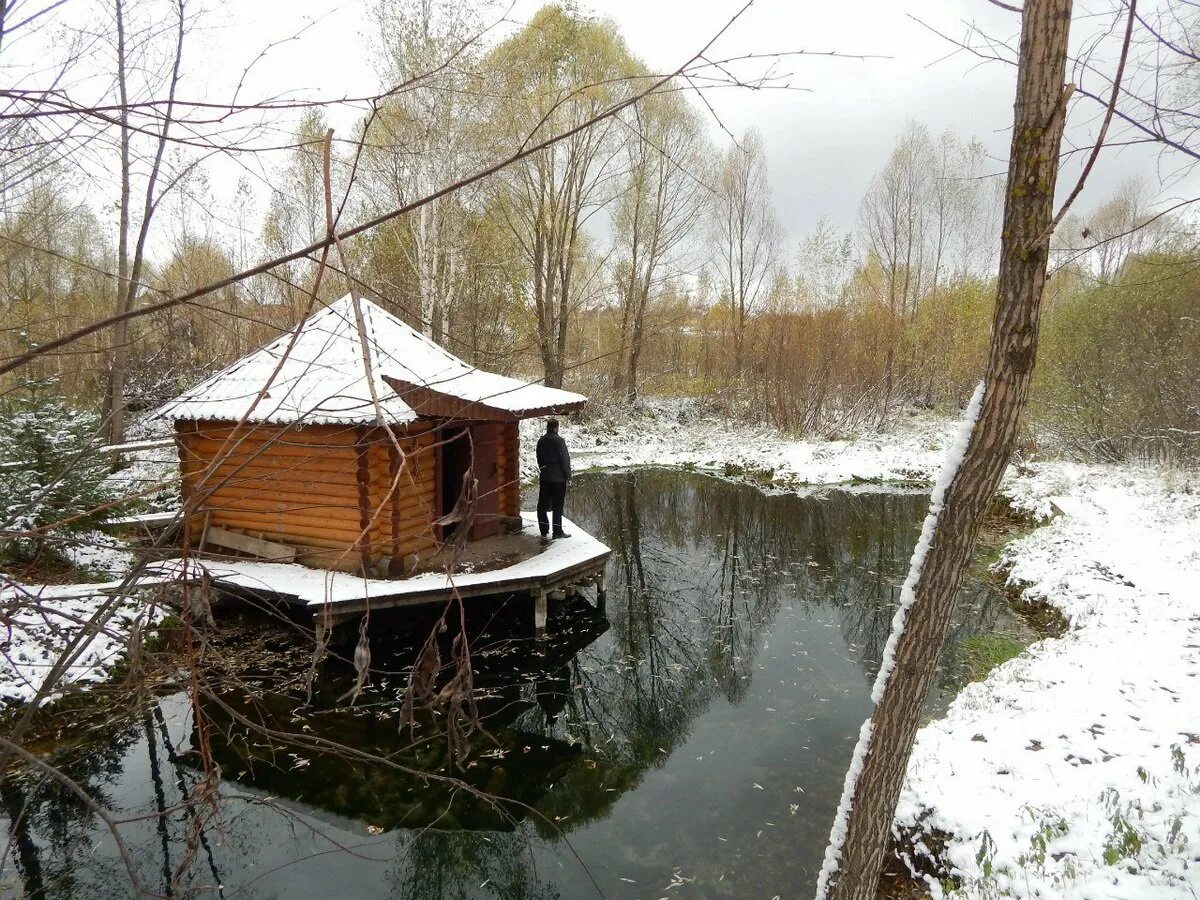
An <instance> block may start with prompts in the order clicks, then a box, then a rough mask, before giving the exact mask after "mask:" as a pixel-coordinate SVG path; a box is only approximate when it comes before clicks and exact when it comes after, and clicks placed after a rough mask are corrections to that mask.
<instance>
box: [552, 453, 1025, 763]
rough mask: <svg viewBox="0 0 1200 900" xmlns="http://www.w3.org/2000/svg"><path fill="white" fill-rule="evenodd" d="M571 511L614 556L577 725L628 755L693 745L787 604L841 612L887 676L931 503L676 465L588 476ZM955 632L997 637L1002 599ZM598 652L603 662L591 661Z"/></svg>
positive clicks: (732, 697) (972, 602)
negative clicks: (759, 484)
mask: <svg viewBox="0 0 1200 900" xmlns="http://www.w3.org/2000/svg"><path fill="white" fill-rule="evenodd" d="M572 503H573V513H574V515H575V516H576V518H578V519H579V520H580V522H581V523H582V524H583V525H584V526H585V527H587V528H589V529H590V530H593V531H594V532H595V533H596V534H597V535H598V536H599V537H600V538H601V539H602V540H604V541H606V542H607V543H608V544H609V545H610V546H611V547H612V548H613V557H612V560H611V562H610V564H609V596H608V615H609V618H610V619H611V621H612V623H613V630H614V634H615V635H616V641H615V643H614V645H612V647H611V649H610V651H609V654H610V655H609V656H608V657H607V658H594V659H593V661H592V664H591V670H590V671H586V672H584V673H583V677H584V691H583V692H577V694H576V695H577V696H578V695H579V694H580V693H582V696H579V705H580V706H581V709H580V710H579V712H578V714H577V718H576V721H583V722H595V723H597V726H595V727H593V729H592V732H589V733H588V737H589V738H591V737H593V736H599V737H600V739H601V740H604V739H606V738H608V737H609V735H612V734H617V735H624V736H625V737H626V738H627V740H628V741H629V753H630V755H636V753H637V749H636V748H643V749H644V750H646V751H648V752H650V753H651V754H652V755H653V756H658V755H660V751H659V750H658V748H660V747H661V748H666V749H670V748H671V747H673V746H675V745H676V744H678V743H679V742H681V741H682V740H683V739H685V738H686V736H687V732H688V729H689V725H688V723H689V721H690V720H691V719H692V718H694V717H695V715H696V714H697V713H698V712H699V711H701V710H702V709H703V708H705V707H706V706H707V705H708V703H709V702H710V701H711V699H712V698H713V697H714V696H715V695H716V694H720V695H722V696H723V697H725V698H726V699H727V700H729V701H730V702H731V703H738V702H740V700H741V699H742V698H743V697H745V695H746V692H747V690H748V689H749V687H750V684H751V676H752V673H753V661H754V657H755V655H756V653H757V650H758V647H759V645H760V643H761V640H762V639H763V637H764V635H765V632H766V630H767V628H768V627H769V626H770V624H771V622H772V621H773V620H774V618H775V616H776V615H777V613H778V612H779V610H780V609H781V608H782V607H783V606H786V605H790V604H791V603H792V602H794V601H795V600H800V601H802V602H804V603H806V604H809V605H811V606H813V607H815V608H827V609H830V610H831V611H833V612H834V614H835V615H836V617H837V619H838V620H839V622H840V625H841V631H842V634H843V637H844V639H845V641H846V643H847V644H848V645H849V652H850V653H851V655H852V657H853V658H855V659H856V661H857V662H858V663H859V665H860V666H862V668H863V669H864V672H865V674H866V676H867V678H868V679H870V678H873V677H874V674H875V672H876V671H877V669H878V665H879V658H880V655H881V653H882V650H883V646H884V644H885V643H886V641H887V637H888V634H889V632H890V630H891V621H892V615H893V611H894V609H895V604H896V601H897V599H898V595H899V584H900V582H901V580H902V579H903V576H904V572H905V569H906V567H907V563H908V559H909V557H910V555H911V553H912V547H913V544H914V542H915V540H916V537H917V533H918V530H919V527H920V522H921V520H922V518H923V517H924V513H925V510H926V507H927V505H928V499H927V497H926V496H925V495H923V494H919V493H912V492H885V493H879V492H876V493H856V492H849V491H837V490H830V491H822V492H819V493H814V494H812V495H808V496H797V495H794V494H767V493H763V492H761V491H759V490H756V489H754V488H752V487H749V486H746V485H738V484H733V483H730V482H726V481H722V480H719V479H714V478H711V477H706V476H701V475H689V474H686V473H679V472H675V471H669V470H656V469H643V470H635V471H632V472H625V473H620V474H619V475H606V476H603V477H592V478H588V477H583V478H580V479H578V480H577V482H576V488H575V491H574V495H573V498H572ZM964 594H965V597H964V602H963V604H962V606H961V609H960V613H959V616H958V618H957V619H956V624H955V634H953V635H952V637H951V642H952V643H953V642H954V641H956V640H957V637H958V635H959V633H965V632H973V631H980V630H985V629H988V628H990V627H992V626H993V625H994V623H995V619H996V616H997V615H998V614H999V612H1000V610H1001V608H1002V606H1003V604H1002V603H998V602H997V601H996V595H995V594H994V592H992V591H990V590H989V589H987V588H986V587H980V586H975V587H973V588H968V589H967V590H966V591H965V592H964ZM590 655H591V656H592V657H596V653H595V652H593V653H592V654H590Z"/></svg>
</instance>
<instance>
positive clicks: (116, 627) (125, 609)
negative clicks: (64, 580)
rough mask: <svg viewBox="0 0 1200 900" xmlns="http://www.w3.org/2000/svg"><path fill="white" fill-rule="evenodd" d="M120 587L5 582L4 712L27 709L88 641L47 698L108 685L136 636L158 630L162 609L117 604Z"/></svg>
mask: <svg viewBox="0 0 1200 900" xmlns="http://www.w3.org/2000/svg"><path fill="white" fill-rule="evenodd" d="M119 585H120V582H119V581H111V582H105V583H101V584H70V585H53V586H27V585H15V584H12V583H10V582H7V581H0V609H2V610H3V613H4V620H3V624H2V625H0V706H3V705H4V704H8V703H27V702H29V701H30V700H32V699H33V698H34V697H36V696H37V694H38V692H39V690H40V689H41V687H42V685H43V684H44V683H45V679H46V676H47V675H49V674H50V672H51V669H52V668H53V667H54V666H55V665H56V663H57V661H58V660H59V658H60V657H61V656H62V655H63V652H64V650H65V649H66V648H67V647H69V646H72V645H73V644H75V643H76V638H77V636H79V635H80V633H81V632H83V631H84V630H85V629H86V634H85V635H84V637H83V639H82V640H80V641H78V645H77V647H76V649H75V650H74V652H73V653H72V654H71V659H70V663H69V665H68V666H67V669H66V671H65V672H63V673H62V675H61V677H60V678H59V679H58V680H57V681H56V683H55V686H54V688H53V689H52V690H50V691H49V692H48V693H47V694H46V697H45V698H44V699H45V700H47V701H50V700H55V699H58V698H59V697H61V696H62V695H63V694H64V693H66V692H67V691H68V690H70V689H71V688H76V687H80V686H83V685H87V684H93V683H96V682H99V681H104V680H106V679H107V678H108V677H109V674H110V673H111V671H112V668H113V666H115V665H116V664H117V663H119V662H120V661H121V660H123V659H125V658H126V655H127V651H128V648H129V643H130V636H131V634H132V633H133V631H134V629H135V627H136V628H138V630H139V631H141V630H142V629H145V628H148V627H151V626H153V625H155V624H157V623H158V622H159V621H160V620H161V619H162V617H163V613H164V610H163V608H162V607H161V606H155V605H154V604H148V603H146V602H145V601H144V600H142V599H140V598H139V597H133V598H130V597H124V596H122V597H120V598H114V596H113V590H114V589H115V588H117V587H119Z"/></svg>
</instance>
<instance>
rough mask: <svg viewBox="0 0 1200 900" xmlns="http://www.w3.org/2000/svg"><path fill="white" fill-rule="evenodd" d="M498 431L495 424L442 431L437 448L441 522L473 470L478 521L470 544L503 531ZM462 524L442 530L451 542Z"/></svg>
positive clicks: (481, 424)
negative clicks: (500, 516)
mask: <svg viewBox="0 0 1200 900" xmlns="http://www.w3.org/2000/svg"><path fill="white" fill-rule="evenodd" d="M499 428H500V426H499V425H497V424H495V423H493V422H481V423H478V424H476V425H470V426H466V425H460V426H453V427H449V428H443V429H442V430H441V433H440V436H439V437H440V446H439V447H438V471H439V476H438V518H442V517H444V516H447V515H449V514H450V512H451V511H452V510H453V509H454V504H456V503H457V502H458V498H459V497H460V496H461V495H462V490H463V477H464V476H465V475H466V474H467V472H468V471H471V470H472V467H474V475H475V480H476V483H477V484H476V496H475V517H474V521H473V522H472V523H471V533H470V535H468V539H469V540H478V539H479V538H484V537H489V536H490V535H493V534H496V533H498V532H499V530H500V521H499V512H500V498H499V487H500V484H499V481H500V479H499V475H500V467H499ZM461 525H462V523H460V522H451V523H448V524H446V525H443V526H441V529H442V533H441V538H442V540H443V541H445V540H448V539H449V538H450V537H451V536H452V535H453V534H455V533H456V532H457V531H458V529H459V528H460V527H461Z"/></svg>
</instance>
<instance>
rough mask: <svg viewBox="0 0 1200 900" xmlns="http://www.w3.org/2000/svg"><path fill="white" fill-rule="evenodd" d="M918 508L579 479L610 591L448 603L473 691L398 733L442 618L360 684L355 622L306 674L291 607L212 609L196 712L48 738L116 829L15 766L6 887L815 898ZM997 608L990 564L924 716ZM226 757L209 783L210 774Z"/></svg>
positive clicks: (448, 650)
mask: <svg viewBox="0 0 1200 900" xmlns="http://www.w3.org/2000/svg"><path fill="white" fill-rule="evenodd" d="M926 504H927V498H926V497H925V496H924V495H922V494H920V493H916V492H908V491H893V490H881V489H879V488H875V489H873V490H870V491H864V490H854V491H849V490H822V491H819V492H814V493H812V494H811V495H807V496H797V495H794V494H781V493H780V494H775V493H764V492H762V491H760V490H758V489H757V488H755V487H753V486H749V485H745V484H739V483H734V482H731V481H726V480H722V479H717V478H712V477H708V476H703V475H698V474H693V473H687V472H680V471H675V470H667V469H641V470H634V471H628V472H615V473H603V474H589V475H584V476H580V477H579V478H577V479H576V481H575V484H574V486H573V488H572V492H571V495H570V497H569V500H568V515H569V516H571V517H572V518H573V519H574V521H575V522H577V523H578V524H579V526H581V527H583V528H586V529H587V530H588V531H589V532H591V533H593V534H595V535H596V536H597V537H599V538H600V539H601V540H604V541H605V542H606V543H608V544H609V546H611V547H612V549H613V556H612V560H611V562H610V564H609V570H608V596H607V604H606V607H605V613H603V614H602V613H601V612H600V611H598V610H597V609H596V608H595V607H594V606H593V605H592V604H591V603H589V602H587V601H586V600H585V599H583V598H574V599H572V600H571V601H567V602H560V603H552V605H551V616H550V622H549V633H550V636H549V637H548V638H547V639H546V640H544V641H538V640H537V639H535V638H534V636H533V633H532V612H531V609H530V606H531V604H530V602H529V601H528V599H526V598H511V599H508V600H505V601H504V602H500V600H480V601H478V602H473V603H471V604H470V605H468V607H467V609H466V611H465V613H463V614H461V615H460V613H459V611H458V610H457V609H456V610H454V611H453V614H452V615H451V616H449V619H450V621H449V622H448V623H447V627H446V628H445V629H444V633H442V634H440V636H439V639H438V641H437V643H436V647H437V648H438V650H439V653H440V661H441V663H442V664H444V665H446V666H447V669H448V670H450V669H454V666H453V665H452V664H451V662H452V656H453V651H454V644H453V637H454V635H455V634H457V633H458V632H459V630H460V627H461V626H463V625H465V629H466V634H467V636H468V637H469V639H470V640H469V643H470V654H471V656H470V658H471V668H472V670H473V684H472V690H471V692H470V694H469V695H464V693H463V692H462V691H458V692H453V691H451V689H450V688H449V687H446V684H447V682H448V679H449V677H450V675H449V674H443V675H442V677H441V678H440V679H439V680H437V681H436V682H435V683H434V687H435V688H439V687H441V688H444V690H445V692H446V693H448V694H452V695H453V700H454V701H455V702H453V703H452V708H454V709H458V710H459V711H460V714H457V715H452V714H451V713H448V712H446V711H444V710H443V711H440V712H436V713H433V712H430V711H428V710H425V709H417V710H415V712H414V715H413V717H412V719H413V721H412V724H411V725H409V726H405V727H401V726H400V722H401V717H402V715H403V713H404V709H403V698H404V693H405V691H404V688H405V684H406V678H407V672H408V670H409V669H410V667H411V666H412V665H413V661H414V659H415V658H416V655H417V652H418V650H419V649H420V648H421V647H422V646H423V645H424V642H425V639H426V637H427V636H428V635H429V634H430V631H431V629H432V628H433V627H434V626H435V625H436V624H437V617H438V615H439V612H423V613H420V614H411V613H409V614H404V615H392V616H389V617H384V616H382V615H379V614H377V616H376V618H375V620H374V621H373V622H372V623H371V628H370V632H371V637H372V669H373V671H372V677H371V683H370V684H369V685H368V686H367V687H366V688H365V689H364V691H363V693H362V695H361V696H360V697H359V698H358V699H357V702H356V703H355V704H354V705H353V706H351V705H350V701H349V699H348V691H349V689H350V687H351V686H352V684H353V680H354V673H353V668H352V667H351V666H350V665H349V663H348V662H346V660H345V657H346V656H348V655H350V653H351V652H352V645H353V637H354V636H353V635H351V640H350V642H349V645H350V646H348V647H347V646H345V645H339V646H338V647H336V648H335V649H336V650H337V653H338V654H339V655H340V657H341V658H340V659H336V658H335V659H331V660H329V661H327V662H325V663H324V664H323V665H322V667H321V669H320V671H319V675H318V677H317V678H316V680H315V683H313V684H311V685H310V684H309V678H308V672H309V668H310V667H309V661H310V659H311V656H312V641H311V637H310V638H309V639H308V640H307V642H306V641H305V639H304V633H303V632H302V631H301V630H300V628H299V627H298V625H297V623H292V622H288V621H286V620H282V619H277V618H270V617H268V616H266V615H264V614H261V613H245V614H240V615H236V616H232V617H229V618H225V619H223V620H222V621H220V622H219V625H218V628H217V630H216V633H215V634H214V635H213V637H212V639H211V642H210V644H209V645H208V646H206V647H204V648H200V649H199V650H198V651H197V652H198V653H200V654H201V659H202V661H203V663H202V666H201V669H200V672H201V687H202V688H203V690H204V693H205V699H204V700H203V702H202V703H201V704H200V705H199V708H198V709H193V708H192V707H191V705H190V704H189V703H188V702H187V699H186V695H185V694H183V693H177V694H169V695H167V696H163V697H160V698H158V699H156V700H154V701H152V702H147V703H146V704H144V708H130V709H129V710H128V711H127V712H126V713H125V714H124V715H123V716H120V717H118V718H117V720H116V721H114V722H111V723H109V724H106V725H105V726H104V727H103V728H101V729H98V730H96V731H95V732H93V733H91V734H77V735H74V736H73V740H72V745H71V747H70V748H67V749H62V750H60V751H59V752H58V754H57V756H56V757H55V762H56V763H57V764H58V765H60V766H61V767H62V769H63V770H64V771H65V772H66V773H67V774H68V775H69V776H70V777H71V778H72V779H73V780H74V781H75V782H76V783H77V784H78V785H80V786H82V787H83V788H85V789H86V790H87V791H88V792H90V793H91V795H92V796H94V797H96V798H97V799H98V800H99V802H100V803H102V804H103V805H104V806H105V807H106V808H107V809H109V810H111V811H112V812H111V815H112V817H113V818H115V819H120V820H122V824H120V825H119V828H118V830H119V833H120V835H121V839H122V844H123V848H121V847H118V846H117V845H116V843H115V842H114V840H113V838H112V837H111V835H110V833H109V831H108V829H107V828H106V827H105V826H104V824H103V823H102V822H100V821H99V820H98V819H97V818H96V816H95V815H94V814H93V812H91V811H90V810H89V809H88V808H87V807H86V806H85V805H84V804H83V803H82V802H81V801H80V800H79V799H78V798H77V797H76V795H75V794H74V793H72V791H70V790H68V789H67V788H65V787H63V786H62V785H61V784H58V783H56V782H48V781H47V780H46V779H45V778H43V777H41V776H40V775H38V774H36V773H29V774H26V775H24V776H22V777H18V778H10V779H8V780H7V781H6V782H5V783H4V785H3V788H2V790H0V800H2V802H3V808H2V811H3V813H4V814H5V816H6V817H7V820H8V823H9V824H10V825H11V823H12V822H13V821H16V822H17V827H16V828H15V829H12V834H13V836H14V840H13V841H12V842H11V845H10V849H9V858H8V859H7V860H6V865H5V868H4V870H3V872H2V873H0V878H3V881H2V882H0V893H3V892H7V891H18V890H20V889H22V888H23V889H24V890H25V891H26V895H27V896H44V897H73V898H78V897H106V898H107V897H124V896H129V895H130V894H131V889H130V876H129V874H128V871H127V870H128V868H129V867H130V866H131V867H132V868H133V869H134V870H135V871H136V873H137V877H138V879H139V880H140V882H141V883H142V885H143V887H144V888H145V889H146V890H147V891H150V892H153V893H157V894H164V895H200V896H222V897H328V896H333V897H396V898H459V897H463V898H466V897H480V898H559V897H561V898H576V897H589V896H592V897H610V898H642V897H645V898H658V897H663V896H671V897H734V898H751V897H761V898H764V900H769V898H772V897H775V896H778V897H780V898H789V897H808V896H811V893H812V888H813V884H814V882H815V877H816V872H817V870H818V869H819V866H820V861H821V857H822V854H823V850H824V842H825V839H826V837H827V835H828V832H829V825H830V821H831V819H832V816H833V811H834V809H835V807H836V804H837V798H838V796H839V794H840V791H841V785H842V778H843V774H844V771H845V767H846V764H847V762H848V759H849V756H850V752H851V749H852V746H853V742H854V737H855V735H856V734H857V731H858V728H859V725H860V723H861V722H862V720H863V718H864V717H865V716H866V715H867V713H868V709H869V700H868V695H869V690H870V684H871V681H872V679H873V677H874V674H875V671H876V667H877V665H878V659H879V655H880V651H881V648H882V646H883V644H884V641H885V639H886V636H887V633H888V630H889V627H890V623H891V616H892V608H893V604H894V603H895V601H896V597H897V595H898V592H899V583H900V581H901V580H902V578H903V575H904V569H905V567H906V564H907V560H908V556H909V554H910V552H911V548H912V545H913V543H914V541H915V539H916V535H917V531H918V530H919V526H920V522H921V519H922V518H923V515H924V512H925V508H926ZM501 599H503V598H501ZM1012 624H1013V623H1012V620H1011V617H1010V613H1009V612H1008V608H1007V605H1006V603H1005V602H1004V599H1003V598H1002V597H1001V596H1000V595H999V594H998V593H997V592H996V591H995V590H994V589H993V587H992V586H991V585H990V584H989V583H987V582H986V580H983V579H976V580H974V581H972V582H970V583H969V584H968V586H967V587H966V588H965V589H964V591H963V596H962V598H961V600H960V605H959V612H958V615H957V617H956V620H955V623H954V626H953V629H952V633H951V635H950V639H949V641H948V644H947V650H946V651H945V652H944V653H943V671H942V675H941V676H940V678H939V683H938V684H937V685H936V686H935V689H934V691H933V692H932V694H931V696H930V698H929V701H928V711H929V712H930V713H931V714H933V713H935V712H936V710H937V709H939V708H941V707H943V706H944V704H945V703H947V702H948V701H949V699H950V698H952V696H953V693H954V691H955V689H956V687H957V680H956V676H955V674H954V672H955V668H956V667H955V661H954V660H955V648H956V646H957V645H958V642H959V641H961V640H962V639H963V638H964V637H966V636H968V635H971V634H979V633H987V632H991V631H994V630H997V629H1007V628H1009V627H1012ZM455 671H457V670H455ZM459 674H460V675H461V674H462V673H461V672H460V673H459ZM460 686H461V685H460ZM310 687H311V690H312V696H311V702H306V701H307V700H308V691H309V689H310ZM472 704H473V706H472ZM131 706H132V704H131ZM471 719H474V720H475V721H476V722H478V723H481V724H482V726H483V728H484V729H485V730H486V733H481V732H479V731H478V730H475V731H473V732H470V724H471V722H470V720H471ZM466 732H470V733H466ZM448 735H449V737H448ZM202 736H203V737H204V738H205V739H204V740H201V737H202ZM451 738H454V740H456V741H459V742H465V743H466V745H468V748H467V750H466V751H465V754H466V755H463V752H464V751H462V750H461V749H460V750H459V751H458V755H457V756H455V755H454V754H453V753H452V749H451V744H452V740H451ZM331 744H335V745H336V746H337V748H338V749H337V750H336V752H334V751H331V750H330V749H328V748H329V746H330V745H331ZM460 746H461V744H460ZM218 766H219V768H220V772H221V780H220V783H219V785H218V784H217V783H216V782H215V780H206V779H205V776H204V774H203V773H204V772H205V771H209V772H213V771H215V768H216V767H218ZM448 778H453V779H454V780H453V781H451V780H447V779H448ZM188 798H191V799H192V800H193V802H191V803H185V802H184V801H185V800H186V799H188ZM122 849H123V852H122ZM180 873H182V874H180Z"/></svg>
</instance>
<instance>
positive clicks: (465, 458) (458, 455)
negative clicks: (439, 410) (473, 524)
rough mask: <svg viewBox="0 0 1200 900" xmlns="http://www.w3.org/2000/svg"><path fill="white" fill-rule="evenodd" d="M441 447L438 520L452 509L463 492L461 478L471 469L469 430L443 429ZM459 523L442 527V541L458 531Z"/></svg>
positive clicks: (439, 456) (460, 428)
mask: <svg viewBox="0 0 1200 900" xmlns="http://www.w3.org/2000/svg"><path fill="white" fill-rule="evenodd" d="M440 438H441V441H442V446H441V447H440V448H439V453H438V461H439V463H440V466H439V470H440V475H439V479H438V482H439V483H438V518H441V517H443V516H447V515H449V514H450V511H451V510H452V509H454V504H455V503H457V502H458V498H459V497H460V496H461V495H462V491H463V476H465V475H466V474H467V472H468V471H469V470H470V468H471V439H470V434H469V430H468V429H467V428H466V427H465V426H464V427H459V428H443V429H442V431H441V435H440ZM459 524H460V523H458V522H451V523H449V524H446V525H443V526H442V540H446V539H447V538H449V537H450V536H451V535H452V534H454V532H455V531H456V530H457V529H458V526H459Z"/></svg>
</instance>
